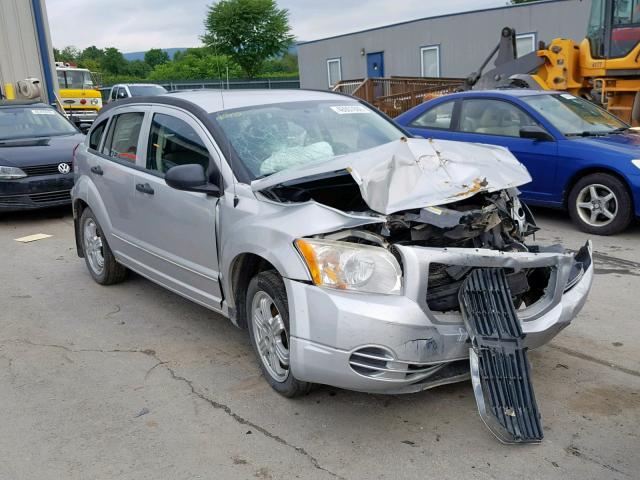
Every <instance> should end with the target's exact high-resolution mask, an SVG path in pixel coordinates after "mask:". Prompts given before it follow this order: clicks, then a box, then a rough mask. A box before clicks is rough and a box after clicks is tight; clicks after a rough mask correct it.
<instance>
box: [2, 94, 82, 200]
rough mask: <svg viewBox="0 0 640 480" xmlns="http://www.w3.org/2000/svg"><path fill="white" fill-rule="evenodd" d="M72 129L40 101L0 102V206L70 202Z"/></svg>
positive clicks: (75, 139) (76, 139)
mask: <svg viewBox="0 0 640 480" xmlns="http://www.w3.org/2000/svg"><path fill="white" fill-rule="evenodd" d="M82 141H84V135H82V134H81V133H80V132H79V131H78V129H77V128H76V127H75V126H73V124H72V123H71V122H69V121H68V120H67V119H66V118H65V117H64V116H63V115H61V114H60V113H59V112H58V111H57V110H55V109H54V108H52V107H50V106H49V105H45V104H43V103H34V102H16V101H10V102H0V212H2V211H16V210H29V209H34V208H44V207H54V206H58V205H66V204H69V203H70V202H71V198H70V195H69V191H70V190H71V187H73V164H72V158H73V150H74V148H75V147H76V145H78V144H79V143H80V142H82Z"/></svg>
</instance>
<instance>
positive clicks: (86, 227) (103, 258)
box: [80, 207, 127, 285]
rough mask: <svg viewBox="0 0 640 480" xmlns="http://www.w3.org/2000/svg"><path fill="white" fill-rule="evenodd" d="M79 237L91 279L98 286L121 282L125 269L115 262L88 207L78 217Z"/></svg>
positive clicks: (125, 273)
mask: <svg viewBox="0 0 640 480" xmlns="http://www.w3.org/2000/svg"><path fill="white" fill-rule="evenodd" d="M80 235H81V240H82V253H83V254H84V260H85V263H86V264H87V268H88V269H89V273H90V274H91V276H92V277H93V279H94V280H95V281H96V282H97V283H99V284H100V285H113V284H114V283H120V282H122V281H123V280H124V279H125V277H126V275H127V269H126V268H125V267H124V266H122V265H120V264H119V263H118V262H117V261H116V259H115V257H114V256H113V252H111V248H109V244H108V243H107V239H106V238H105V236H104V233H103V232H102V228H100V224H99V223H98V220H97V219H96V217H95V215H94V214H93V212H92V211H91V209H90V208H88V207H87V208H85V209H84V211H83V212H82V216H81V217H80Z"/></svg>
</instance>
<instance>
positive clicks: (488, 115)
mask: <svg viewBox="0 0 640 480" xmlns="http://www.w3.org/2000/svg"><path fill="white" fill-rule="evenodd" d="M396 122H398V123H399V124H400V125H402V126H403V127H405V128H406V129H407V130H408V131H409V132H411V133H412V134H414V135H421V136H423V137H427V138H441V139H446V140H458V141H463V142H476V143H488V144H492V145H500V146H503V147H506V148H508V149H509V150H510V151H511V153H513V154H514V155H515V156H516V157H517V158H518V160H520V162H521V163H523V164H524V165H525V166H526V167H527V169H528V170H529V172H530V173H531V177H532V178H533V181H532V182H531V183H528V184H526V185H523V186H522V187H520V190H521V191H522V197H521V198H522V199H523V200H525V201H526V202H527V203H529V204H531V205H541V206H548V207H555V208H564V209H567V210H568V211H569V214H570V215H571V218H572V220H573V221H574V222H575V224H576V225H577V226H578V227H579V228H580V229H582V230H583V231H585V232H588V233H593V234H597V235H611V234H614V233H617V232H620V231H622V230H624V229H625V228H626V227H627V226H628V225H629V223H630V222H631V221H632V220H633V219H634V218H635V217H636V216H640V133H637V132H635V131H633V130H630V129H629V126H628V125H627V124H625V123H624V122H622V121H621V120H619V119H618V118H616V117H614V116H613V115H611V114H609V113H608V112H607V111H605V110H603V109H601V108H600V107H597V106H596V105H594V104H593V103H591V102H588V101H587V100H584V99H582V98H578V97H575V96H573V95H570V94H568V93H562V92H552V91H536V90H524V89H522V90H493V91H470V92H461V93H455V94H452V95H447V96H444V97H440V98H437V99H434V100H431V101H429V102H426V103H423V104H422V105H419V106H417V107H415V108H413V109H411V110H409V111H408V112H406V113H404V114H402V115H400V116H399V117H397V118H396Z"/></svg>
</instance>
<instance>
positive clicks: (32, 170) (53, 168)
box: [20, 162, 73, 177]
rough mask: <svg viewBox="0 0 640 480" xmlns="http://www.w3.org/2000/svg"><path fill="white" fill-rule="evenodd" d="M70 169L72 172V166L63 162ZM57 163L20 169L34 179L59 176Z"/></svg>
mask: <svg viewBox="0 0 640 480" xmlns="http://www.w3.org/2000/svg"><path fill="white" fill-rule="evenodd" d="M65 163H67V164H68V165H69V167H71V170H70V171H73V165H72V164H71V162H65ZM58 165H60V164H59V163H52V164H49V165H36V166H33V167H20V169H21V170H22V171H23V172H24V173H26V174H27V176H29V177H35V176H37V175H59V174H60V171H59V170H58Z"/></svg>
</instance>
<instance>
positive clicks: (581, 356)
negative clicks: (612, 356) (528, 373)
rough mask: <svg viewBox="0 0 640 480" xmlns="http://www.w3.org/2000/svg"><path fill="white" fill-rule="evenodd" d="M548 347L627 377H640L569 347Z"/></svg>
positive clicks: (553, 345)
mask: <svg viewBox="0 0 640 480" xmlns="http://www.w3.org/2000/svg"><path fill="white" fill-rule="evenodd" d="M547 347H550V348H553V349H555V350H558V351H560V352H562V353H565V354H567V355H571V356H572V357H576V358H579V359H581V360H587V361H588V362H593V363H597V364H598V365H602V366H604V367H608V368H611V369H613V370H617V371H618V372H622V373H626V374H627V375H633V376H634V377H640V372H639V371H637V370H632V369H630V368H626V367H621V366H620V365H616V364H615V363H611V362H607V361H606V360H602V359H601V358H597V357H593V356H591V355H587V354H586V353H582V352H578V351H577V350H572V349H570V348H567V347H561V346H560V345H555V344H553V343H548V344H547Z"/></svg>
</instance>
